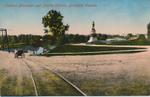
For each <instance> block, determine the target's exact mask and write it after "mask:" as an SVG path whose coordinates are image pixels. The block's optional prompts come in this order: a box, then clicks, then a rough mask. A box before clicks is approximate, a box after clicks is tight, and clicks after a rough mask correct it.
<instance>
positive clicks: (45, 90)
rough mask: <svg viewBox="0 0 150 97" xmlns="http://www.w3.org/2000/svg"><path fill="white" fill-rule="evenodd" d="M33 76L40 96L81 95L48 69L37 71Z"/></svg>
mask: <svg viewBox="0 0 150 97" xmlns="http://www.w3.org/2000/svg"><path fill="white" fill-rule="evenodd" d="M34 78H35V82H36V85H37V89H38V90H39V91H38V93H39V95H41V96H62V95H63V96H81V94H80V93H79V92H78V91H77V90H75V89H74V88H73V87H72V86H71V85H69V84H68V83H66V82H65V81H64V80H62V79H61V78H60V77H58V76H56V75H55V74H53V73H52V72H50V71H48V70H44V71H43V72H42V73H38V72H37V73H36V74H34Z"/></svg>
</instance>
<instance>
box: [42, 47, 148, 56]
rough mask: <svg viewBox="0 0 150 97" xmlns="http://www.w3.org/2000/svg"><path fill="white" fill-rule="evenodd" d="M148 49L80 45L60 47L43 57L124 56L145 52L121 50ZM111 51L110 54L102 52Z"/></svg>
mask: <svg viewBox="0 0 150 97" xmlns="http://www.w3.org/2000/svg"><path fill="white" fill-rule="evenodd" d="M138 49H143V51H144V50H146V48H142V47H140V48H137V47H109V46H80V45H63V46H59V47H57V48H55V49H53V50H51V51H49V53H44V54H42V56H64V55H98V54H122V53H137V52H143V51H120V52H115V51H119V50H138ZM102 51H110V52H102ZM113 51H114V52H113Z"/></svg>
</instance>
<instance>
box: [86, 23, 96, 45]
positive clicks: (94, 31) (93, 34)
mask: <svg viewBox="0 0 150 97" xmlns="http://www.w3.org/2000/svg"><path fill="white" fill-rule="evenodd" d="M91 32H92V33H91V35H90V39H89V40H88V43H95V42H97V41H98V39H97V34H96V30H95V22H94V21H93V23H92V30H91Z"/></svg>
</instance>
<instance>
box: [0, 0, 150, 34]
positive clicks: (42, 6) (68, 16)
mask: <svg viewBox="0 0 150 97" xmlns="http://www.w3.org/2000/svg"><path fill="white" fill-rule="evenodd" d="M149 5H150V0H0V28H7V29H8V34H11V35H12V34H15V35H18V34H38V35H44V30H43V29H44V27H43V24H42V17H43V16H44V15H46V14H47V12H48V11H49V10H52V9H53V10H57V11H60V12H61V14H62V15H63V16H64V19H63V22H64V24H69V25H70V27H69V31H67V33H69V34H71V33H72V34H84V35H88V34H91V26H92V21H95V28H96V33H102V34H120V35H126V34H128V33H133V34H146V33H147V28H146V27H147V24H148V23H149V22H150V6H149Z"/></svg>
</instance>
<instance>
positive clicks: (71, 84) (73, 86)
mask: <svg viewBox="0 0 150 97" xmlns="http://www.w3.org/2000/svg"><path fill="white" fill-rule="evenodd" d="M25 60H26V61H25ZM25 60H24V62H26V63H27V61H30V62H32V63H34V64H38V65H39V66H41V64H43V63H39V62H38V61H36V62H35V61H33V60H31V59H25ZM28 68H31V67H30V66H28ZM41 68H42V69H45V70H48V71H50V72H52V73H54V74H55V75H56V76H58V77H59V78H61V79H62V80H63V81H65V82H66V83H67V84H69V85H70V86H71V87H72V88H74V89H75V90H77V91H78V92H79V93H80V94H81V95H83V96H87V95H86V94H85V93H84V92H83V91H82V90H80V89H79V88H78V87H77V86H76V85H74V84H73V83H71V82H70V81H69V80H67V79H66V78H65V77H64V76H62V75H61V74H59V73H57V72H56V71H53V70H51V69H49V67H48V66H47V65H45V66H42V67H41ZM31 72H32V71H31Z"/></svg>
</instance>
